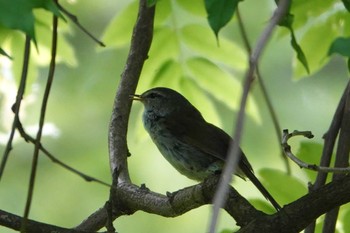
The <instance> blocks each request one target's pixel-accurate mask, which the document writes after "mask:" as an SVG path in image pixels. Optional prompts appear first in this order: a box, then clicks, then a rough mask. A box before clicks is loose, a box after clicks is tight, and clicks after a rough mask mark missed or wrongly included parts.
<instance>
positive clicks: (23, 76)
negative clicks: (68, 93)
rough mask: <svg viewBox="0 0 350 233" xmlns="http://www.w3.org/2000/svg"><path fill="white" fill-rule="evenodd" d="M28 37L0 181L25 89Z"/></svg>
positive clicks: (27, 64)
mask: <svg viewBox="0 0 350 233" xmlns="http://www.w3.org/2000/svg"><path fill="white" fill-rule="evenodd" d="M30 41H31V39H30V37H29V36H28V35H27V36H26V39H25V46H24V56H23V66H22V74H21V81H20V84H19V87H18V91H17V96H16V103H15V104H14V105H13V107H12V109H13V111H14V113H15V116H14V119H13V123H12V128H11V133H10V136H9V139H8V141H7V145H6V148H5V151H4V154H3V157H2V160H1V165H0V180H1V178H2V175H3V173H4V170H5V166H6V163H7V160H8V157H9V155H10V151H11V150H12V141H13V137H14V135H15V131H16V124H17V122H18V118H19V110H20V107H21V102H22V99H23V95H24V91H25V87H26V82H27V74H28V66H29V55H30Z"/></svg>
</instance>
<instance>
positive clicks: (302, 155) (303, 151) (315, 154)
mask: <svg viewBox="0 0 350 233" xmlns="http://www.w3.org/2000/svg"><path fill="white" fill-rule="evenodd" d="M322 149H323V146H322V145H321V144H317V143H312V142H301V143H300V148H299V151H298V152H297V153H296V156H297V157H298V158H299V159H300V160H302V161H304V162H306V163H309V164H316V165H318V164H319V163H320V158H321V154H322ZM303 171H304V172H305V173H306V175H307V176H308V177H309V180H310V181H312V182H313V181H315V179H316V176H317V172H316V171H311V170H308V169H304V170H303Z"/></svg>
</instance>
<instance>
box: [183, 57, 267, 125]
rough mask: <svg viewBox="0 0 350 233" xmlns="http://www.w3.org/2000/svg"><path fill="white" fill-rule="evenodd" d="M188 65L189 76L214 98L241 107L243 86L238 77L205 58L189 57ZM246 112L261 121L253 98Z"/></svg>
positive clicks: (235, 108)
mask: <svg viewBox="0 0 350 233" xmlns="http://www.w3.org/2000/svg"><path fill="white" fill-rule="evenodd" d="M186 65H187V67H188V71H189V72H190V75H189V77H191V78H192V79H193V80H195V81H196V83H197V84H198V85H199V86H200V87H202V88H203V89H204V90H206V91H208V92H209V93H213V95H214V98H216V99H217V100H219V101H221V102H223V103H225V104H226V105H227V106H228V107H229V108H231V109H234V110H238V109H239V105H240V100H241V94H242V87H241V84H240V82H239V81H238V80H237V79H235V78H234V77H233V76H232V75H230V74H229V73H227V72H225V71H224V70H223V69H220V68H219V67H218V66H217V65H216V64H214V63H212V62H211V61H209V60H207V59H205V58H200V57H195V58H192V59H189V60H188V61H187V62H186ZM214 93H215V94H214ZM246 112H247V114H248V115H249V116H250V117H252V118H253V119H254V120H255V121H256V122H260V121H261V116H260V114H259V111H258V108H257V106H256V104H255V102H254V101H253V100H252V99H251V98H249V99H248V106H247V110H246Z"/></svg>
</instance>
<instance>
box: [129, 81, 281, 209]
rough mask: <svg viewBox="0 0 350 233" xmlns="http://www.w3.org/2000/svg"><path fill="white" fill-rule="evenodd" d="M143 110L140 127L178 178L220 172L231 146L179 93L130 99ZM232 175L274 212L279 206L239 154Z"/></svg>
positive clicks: (158, 92) (157, 92)
mask: <svg viewBox="0 0 350 233" xmlns="http://www.w3.org/2000/svg"><path fill="white" fill-rule="evenodd" d="M132 99H133V100H138V101H141V102H142V103H143V105H144V107H145V110H144V113H143V123H144V126H145V129H146V130H147V132H148V133H149V135H150V136H151V138H152V140H153V142H154V143H155V144H156V146H157V147H158V149H159V151H160V152H161V154H162V155H163V156H164V157H165V159H167V160H168V162H169V163H170V164H171V165H172V166H173V167H174V168H176V170H178V171H179V172H180V173H181V174H183V175H185V176H187V177H188V178H190V179H194V180H198V181H203V180H204V179H205V178H207V177H208V176H210V175H213V174H218V173H220V172H221V170H222V169H223V166H224V163H225V160H226V155H227V151H228V148H229V145H230V142H231V141H232V140H233V139H232V138H231V137H230V136H229V135H228V134H227V133H226V132H225V131H223V130H222V129H220V128H218V127H216V126H215V125H212V124H210V123H208V122H206V121H205V119H204V118H203V117H202V115H201V113H200V112H199V111H198V110H197V109H196V108H195V107H194V106H193V105H192V104H191V103H190V102H189V101H188V100H187V99H186V98H185V97H184V96H182V95H181V94H180V93H178V92H176V91H174V90H172V89H169V88H164V87H157V88H153V89H150V90H148V91H146V92H145V93H143V94H142V95H132ZM240 154H241V156H240V161H239V164H238V169H237V173H236V174H235V175H237V176H239V177H241V178H243V179H244V178H245V177H248V178H249V180H251V181H252V182H253V184H254V185H255V186H256V187H257V188H258V189H259V191H260V192H261V193H262V194H263V195H264V197H265V198H266V199H268V200H269V201H270V202H271V204H272V205H273V206H274V207H275V209H276V210H280V209H281V207H280V205H279V204H278V203H277V202H276V201H275V199H274V198H273V197H272V196H271V194H270V193H269V192H268V191H267V190H266V189H265V187H264V186H263V185H262V184H261V182H260V181H259V180H258V178H257V177H256V176H255V175H254V172H253V168H252V166H251V165H250V163H249V162H248V160H247V158H246V156H245V155H244V153H243V152H242V150H240Z"/></svg>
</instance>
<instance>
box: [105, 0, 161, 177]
mask: <svg viewBox="0 0 350 233" xmlns="http://www.w3.org/2000/svg"><path fill="white" fill-rule="evenodd" d="M154 11H155V7H150V8H148V7H147V4H146V0H140V7H139V13H138V18H137V22H136V25H135V27H134V31H133V35H132V38H131V47H130V50H129V55H128V59H127V62H126V65H125V68H124V72H123V74H122V77H121V80H120V83H119V86H118V90H117V94H116V96H115V99H114V106H113V112H112V117H111V121H110V127H109V158H110V167H111V172H112V174H113V173H114V172H115V170H116V169H118V173H119V174H118V179H119V181H120V182H130V177H129V171H128V166H127V156H128V154H129V151H128V148H127V143H126V134H127V129H128V122H129V114H130V109H131V100H130V98H129V95H130V94H133V93H135V90H136V87H137V84H138V80H139V77H140V74H141V70H142V67H143V64H144V62H145V60H146V59H147V58H148V51H149V48H150V46H151V42H152V37H153V20H154Z"/></svg>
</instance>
